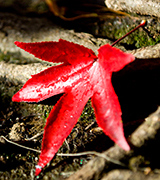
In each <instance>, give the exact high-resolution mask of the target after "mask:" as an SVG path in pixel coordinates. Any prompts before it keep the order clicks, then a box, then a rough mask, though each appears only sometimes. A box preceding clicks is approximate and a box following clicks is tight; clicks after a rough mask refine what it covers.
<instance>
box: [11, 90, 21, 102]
mask: <svg viewBox="0 0 160 180" xmlns="http://www.w3.org/2000/svg"><path fill="white" fill-rule="evenodd" d="M12 101H16V102H19V101H20V98H19V93H18V92H17V93H16V94H14V95H13V97H12Z"/></svg>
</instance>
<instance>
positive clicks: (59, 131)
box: [12, 39, 134, 175]
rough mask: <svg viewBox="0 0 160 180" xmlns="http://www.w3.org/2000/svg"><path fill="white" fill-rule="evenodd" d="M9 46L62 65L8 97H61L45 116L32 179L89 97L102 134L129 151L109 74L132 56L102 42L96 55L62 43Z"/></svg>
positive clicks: (44, 72)
mask: <svg viewBox="0 0 160 180" xmlns="http://www.w3.org/2000/svg"><path fill="white" fill-rule="evenodd" d="M15 44H16V45H17V46H19V47H20V48H22V49H24V50H25V51H27V52H29V53H31V54H33V55H34V56H35V57H38V58H40V59H42V60H45V61H49V62H55V63H58V62H61V63H62V64H60V65H57V66H52V67H50V68H48V69H46V70H44V71H42V72H40V73H38V74H36V75H33V76H32V78H31V79H29V80H28V81H27V82H26V83H25V85H24V86H23V88H22V89H21V90H20V91H18V92H17V93H16V94H15V95H14V96H13V98H12V100H13V101H18V102H20V101H27V102H38V101H42V100H44V99H46V98H49V97H51V96H54V95H56V94H60V93H64V94H63V96H62V97H61V98H60V100H59V101H58V102H57V104H56V105H55V106H54V107H53V109H52V111H51V112H50V114H49V117H48V118H47V123H46V126H45V131H44V135H43V141H42V149H41V154H40V157H39V162H38V165H37V166H36V175H38V174H39V173H40V171H41V169H42V168H43V167H44V166H46V164H47V163H48V162H49V161H50V160H51V159H52V158H53V156H54V155H55V153H57V151H58V149H59V148H60V147H61V145H62V143H63V142H64V140H65V138H66V137H67V136H68V135H69V134H70V132H71V130H72V129H73V127H74V125H75V124H76V122H77V120H78V118H79V117H80V115H81V113H82V110H83V108H84V106H85V104H86V103H87V101H88V100H89V98H91V101H92V106H93V108H94V112H95V116H96V120H97V123H98V125H99V126H100V127H101V128H102V129H103V131H104V133H105V134H106V135H108V136H109V137H110V138H111V139H112V140H113V141H114V142H115V143H117V144H118V145H119V146H120V147H122V148H123V149H124V150H129V149H130V147H129V145H128V143H127V142H126V139H125V137H124V133H123V125H122V119H121V114H122V113H121V108H120V104H119V101H118V97H117V95H116V94H115V91H114V89H113V86H112V83H111V76H112V72H115V71H119V70H120V69H122V68H123V67H124V66H125V65H127V64H128V63H130V62H132V61H133V60H134V56H133V55H131V54H127V53H124V52H122V51H121V50H119V49H117V48H114V47H112V46H110V45H109V44H106V45H104V46H101V47H100V48H99V49H98V53H99V54H98V57H97V56H96V55H95V54H94V52H93V51H92V50H90V49H88V48H85V47H83V46H81V45H78V44H74V43H72V42H68V41H65V40H62V39H60V40H59V42H37V43H23V42H15Z"/></svg>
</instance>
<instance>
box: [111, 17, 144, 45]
mask: <svg viewBox="0 0 160 180" xmlns="http://www.w3.org/2000/svg"><path fill="white" fill-rule="evenodd" d="M145 24H146V20H142V22H141V24H140V25H138V26H137V27H135V28H134V29H132V30H131V31H130V32H128V33H127V34H125V35H124V36H122V37H121V38H119V39H117V40H116V41H115V42H114V43H113V44H111V46H114V45H115V44H116V43H118V42H119V41H121V40H122V39H124V38H125V37H126V36H128V35H129V34H131V33H132V32H134V31H135V30H137V29H138V28H140V27H143V26H145Z"/></svg>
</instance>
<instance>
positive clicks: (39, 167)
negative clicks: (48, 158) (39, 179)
mask: <svg viewBox="0 0 160 180" xmlns="http://www.w3.org/2000/svg"><path fill="white" fill-rule="evenodd" d="M41 171H42V167H41V166H39V165H36V169H35V176H38V175H39V174H40V172H41Z"/></svg>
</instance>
